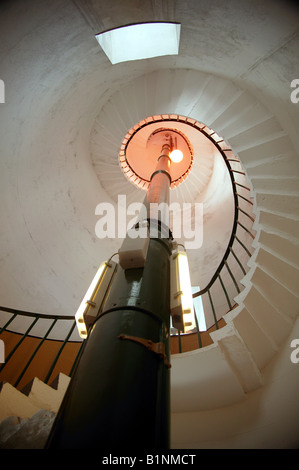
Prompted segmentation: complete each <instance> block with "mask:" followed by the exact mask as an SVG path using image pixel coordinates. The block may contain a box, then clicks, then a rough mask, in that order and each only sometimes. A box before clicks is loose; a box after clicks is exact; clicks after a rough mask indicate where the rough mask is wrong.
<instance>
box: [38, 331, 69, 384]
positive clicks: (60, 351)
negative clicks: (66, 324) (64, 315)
mask: <svg viewBox="0 0 299 470" xmlns="http://www.w3.org/2000/svg"><path fill="white" fill-rule="evenodd" d="M75 326H76V322H74V323H73V325H72V327H71V329H70V331H69V333H68V335H67V337H66V338H65V340H64V341H63V343H62V345H61V346H60V348H59V351H58V353H57V354H56V356H55V359H54V361H53V362H52V365H51V367H50V369H49V371H48V373H47V375H46V378H45V380H44V382H45V383H46V384H47V383H48V382H49V379H50V377H51V374H52V372H53V370H54V367H55V366H56V363H57V361H58V359H59V357H60V355H61V353H62V351H63V349H64V347H65V345H66V343H67V342H68V340H69V337H70V336H71V334H72V333H73V331H74V328H75Z"/></svg>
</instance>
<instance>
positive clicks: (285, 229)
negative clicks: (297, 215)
mask: <svg viewBox="0 0 299 470" xmlns="http://www.w3.org/2000/svg"><path fill="white" fill-rule="evenodd" d="M254 227H255V228H256V227H260V228H261V229H265V231H266V232H267V233H273V234H276V235H279V236H282V237H283V238H288V239H289V240H290V241H292V242H293V243H296V242H297V241H298V234H299V220H294V219H292V218H291V217H286V216H282V215H278V214H273V213H271V212H265V211H263V210H259V211H258V213H257V215H256V220H255V223H254Z"/></svg>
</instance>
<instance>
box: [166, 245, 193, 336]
mask: <svg viewBox="0 0 299 470" xmlns="http://www.w3.org/2000/svg"><path fill="white" fill-rule="evenodd" d="M170 311H171V316H172V324H173V327H174V328H176V329H177V330H179V331H182V332H183V333H187V332H188V331H191V330H193V329H194V328H195V318H194V307H193V297H192V288H191V281H190V272H189V264H188V258H187V253H186V252H185V251H180V250H175V251H174V253H173V254H172V256H171V258H170Z"/></svg>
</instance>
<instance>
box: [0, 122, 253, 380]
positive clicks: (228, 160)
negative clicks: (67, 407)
mask: <svg viewBox="0 0 299 470" xmlns="http://www.w3.org/2000/svg"><path fill="white" fill-rule="evenodd" d="M163 120H167V119H165V115H163ZM168 120H169V121H173V120H178V119H177V118H176V119H171V118H170V117H169V119H168ZM182 122H184V123H185V124H189V125H190V126H193V127H197V128H198V130H200V132H202V133H203V134H204V135H205V136H206V137H207V138H208V139H209V140H210V141H211V142H213V144H214V145H215V146H216V148H217V150H218V151H219V152H220V154H221V155H222V157H223V160H224V162H225V164H226V166H227V170H228V173H229V176H230V180H231V186H232V194H233V198H234V221H233V227H232V232H231V236H230V239H229V242H228V245H227V248H226V251H225V253H224V256H223V258H222V260H221V262H220V263H219V265H218V267H217V269H216V271H215V273H214V274H213V276H212V278H211V279H210V281H209V282H208V283H207V285H206V286H205V287H204V288H203V289H201V290H199V291H198V292H195V293H193V298H194V299H195V298H196V297H199V296H203V295H204V294H207V295H208V302H209V305H210V308H211V312H212V318H213V321H214V326H215V328H216V329H218V328H219V321H220V319H221V318H222V317H223V315H224V314H225V313H227V310H225V311H224V312H222V313H221V312H220V314H219V312H216V308H215V303H214V302H213V297H212V293H211V288H212V286H213V285H214V283H215V282H216V281H218V280H219V282H220V285H221V288H222V291H223V293H224V296H225V298H226V302H227V306H228V309H229V311H230V310H231V309H232V308H234V307H235V304H234V305H233V302H232V299H231V298H230V295H229V293H228V290H227V288H226V286H225V284H224V281H223V279H222V277H221V273H222V270H223V268H224V267H226V269H227V271H228V274H229V277H230V279H231V281H232V284H233V285H234V286H235V289H236V293H237V294H239V293H240V288H239V286H238V281H237V279H236V276H235V275H234V273H233V272H232V269H231V268H230V266H229V263H228V259H229V256H230V255H231V256H232V257H233V258H234V260H235V261H236V262H237V265H238V266H239V268H240V269H241V271H242V274H243V275H245V274H246V270H245V268H244V266H243V264H242V262H241V260H240V259H239V257H238V256H237V254H236V252H235V251H234V249H233V246H234V244H236V243H238V244H239V245H240V246H241V247H242V249H243V250H244V251H245V252H246V254H247V255H248V257H250V256H251V253H250V251H249V249H248V247H247V246H246V245H245V244H244V243H243V241H242V240H240V237H239V236H237V231H238V228H239V227H240V228H241V229H242V230H243V231H244V232H245V233H246V234H247V235H248V236H249V237H250V238H251V239H253V238H254V234H253V233H252V232H251V230H250V229H249V228H248V227H246V226H245V225H244V224H243V223H241V222H240V220H239V214H240V213H242V214H244V215H245V216H246V217H247V218H248V221H249V223H251V224H253V222H254V218H253V216H252V215H251V214H249V213H248V212H246V210H245V209H243V208H242V207H240V206H241V203H243V201H244V202H245V203H246V204H250V206H253V202H252V201H251V200H250V199H249V198H248V197H245V196H244V195H243V194H240V192H238V189H237V188H242V189H243V190H245V191H248V192H250V188H249V187H248V186H245V185H244V184H241V183H240V182H238V181H236V179H235V175H240V174H241V175H243V176H244V175H245V172H244V171H243V170H242V171H239V170H236V169H233V168H232V166H231V164H235V163H238V164H239V165H240V166H241V169H242V165H241V162H240V161H239V160H238V159H237V158H235V156H233V157H232V156H231V155H229V156H228V155H227V154H226V152H232V149H231V148H228V147H227V148H222V147H221V145H220V144H222V143H223V142H224V140H223V139H221V140H218V141H217V140H215V139H214V138H213V135H215V132H210V133H209V131H210V129H209V128H208V127H207V126H205V125H202V126H199V127H198V126H197V124H196V121H195V122H194V120H190V121H188V118H185V117H184V118H183V119H182ZM1 310H2V311H6V312H8V313H12V317H11V318H10V319H9V320H8V321H7V322H6V323H5V325H4V326H3V327H1V328H0V335H1V333H3V332H4V331H10V330H8V326H9V325H10V324H11V323H12V322H13V320H14V319H15V318H16V317H17V316H19V315H20V316H25V317H33V318H34V320H33V322H32V323H31V324H30V326H29V328H28V329H27V330H26V332H25V333H24V334H23V336H22V338H21V339H20V340H19V342H18V343H17V344H16V345H15V347H14V348H13V349H12V351H11V352H10V353H9V355H8V356H7V358H6V362H5V363H4V364H2V366H1V367H0V372H1V371H2V370H3V369H4V368H5V366H6V365H7V363H8V362H9V360H10V359H11V357H12V356H13V354H14V353H15V352H16V350H17V349H18V347H19V346H20V345H21V344H22V342H23V341H24V339H25V338H26V337H27V336H30V335H29V332H30V331H31V330H32V328H33V326H34V325H35V324H36V323H37V322H38V320H40V319H50V320H52V323H51V325H50V327H49V328H48V330H47V332H46V334H45V335H44V337H43V338H42V339H41V341H40V342H39V344H38V345H37V346H36V348H35V350H34V351H33V353H32V354H31V356H30V357H29V359H28V360H27V362H26V364H25V366H24V367H23V369H22V371H21V372H20V374H19V376H18V378H17V379H16V381H15V384H14V385H15V386H17V385H19V383H20V382H21V379H22V378H23V377H24V375H25V373H26V371H27V369H28V368H29V366H30V364H31V363H32V361H33V359H34V357H36V355H37V353H38V351H39V350H40V347H41V346H42V344H43V343H44V342H45V340H46V339H47V338H48V336H49V333H50V332H51V331H52V329H53V328H54V326H55V324H56V323H57V322H58V321H59V320H69V321H72V326H71V328H70V330H69V331H68V334H67V335H66V337H65V338H64V340H61V342H62V344H61V346H60V348H59V351H58V353H57V354H56V357H55V358H54V361H53V362H52V364H51V366H50V368H49V370H48V372H47V373H46V378H45V383H48V381H49V380H50V377H51V375H52V373H53V371H54V368H55V366H56V364H57V362H58V359H59V357H60V356H61V354H62V353H63V351H64V348H65V346H66V344H67V343H68V341H69V339H70V336H71V334H72V332H73V331H74V328H75V322H74V318H75V317H74V316H68V315H62V316H60V315H57V316H55V315H49V314H41V313H34V312H27V311H22V310H16V309H13V308H6V307H0V311H1ZM195 325H196V328H195V331H194V333H195V334H196V336H197V342H198V347H199V348H201V347H202V346H203V342H202V332H201V331H200V330H199V325H198V320H197V317H196V315H195ZM174 336H177V338H178V349H179V352H182V345H183V342H184V339H183V338H185V337H186V336H189V335H182V334H181V333H180V332H179V331H178V332H177V335H174ZM76 342H78V343H80V342H82V344H81V347H80V348H79V350H78V352H77V355H76V358H75V360H74V363H73V366H72V367H71V370H70V373H69V375H70V376H71V375H72V374H73V371H74V369H75V367H76V364H77V362H78V359H79V357H80V354H81V353H82V350H83V348H84V345H85V341H82V340H81V339H78V340H76Z"/></svg>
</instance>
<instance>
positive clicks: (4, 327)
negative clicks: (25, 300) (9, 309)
mask: <svg viewBox="0 0 299 470" xmlns="http://www.w3.org/2000/svg"><path fill="white" fill-rule="evenodd" d="M17 315H18V314H17V313H14V314H13V316H12V317H11V318H10V319H9V320H8V322H7V323H5V325H4V326H2V328H1V330H0V335H1V333H2V332H3V331H4V330H6V328H7V327H8V325H9V324H10V323H11V322H12V321H13V320H14V319H15V318H16V316H17Z"/></svg>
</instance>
